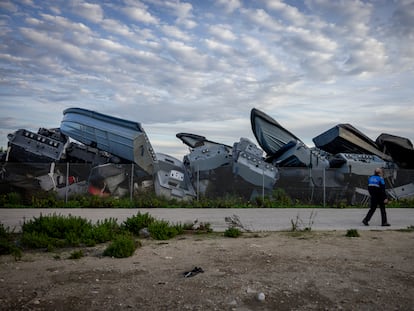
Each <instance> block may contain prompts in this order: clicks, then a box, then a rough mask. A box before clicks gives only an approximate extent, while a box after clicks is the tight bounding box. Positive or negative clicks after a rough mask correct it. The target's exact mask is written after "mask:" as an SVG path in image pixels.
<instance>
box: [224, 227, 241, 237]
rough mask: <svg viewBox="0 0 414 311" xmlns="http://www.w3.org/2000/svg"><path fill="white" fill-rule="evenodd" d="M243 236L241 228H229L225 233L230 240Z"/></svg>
mask: <svg viewBox="0 0 414 311" xmlns="http://www.w3.org/2000/svg"><path fill="white" fill-rule="evenodd" d="M241 234H242V232H241V231H240V229H239V228H236V227H230V228H227V229H226V231H224V236H225V237H228V238H237V237H239V236H240V235H241Z"/></svg>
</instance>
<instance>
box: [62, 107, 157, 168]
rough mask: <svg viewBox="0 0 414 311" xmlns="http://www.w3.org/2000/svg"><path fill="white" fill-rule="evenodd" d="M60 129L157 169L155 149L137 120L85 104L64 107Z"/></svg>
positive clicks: (88, 142) (129, 159) (97, 146)
mask: <svg viewBox="0 0 414 311" xmlns="http://www.w3.org/2000/svg"><path fill="white" fill-rule="evenodd" d="M60 130H61V132H62V133H64V134H65V135H67V136H69V137H71V138H73V139H75V140H77V141H79V142H81V143H82V144H85V145H86V146H91V147H94V148H97V149H99V150H103V151H106V152H109V153H111V154H114V155H117V156H118V157H121V158H123V159H125V160H127V161H130V162H133V163H136V164H137V165H139V167H141V168H142V169H143V170H144V171H145V172H147V173H148V174H153V173H154V172H155V170H156V168H155V166H156V165H157V158H156V155H155V152H154V150H153V148H152V146H151V144H150V142H149V139H148V137H147V135H146V133H145V131H144V129H143V128H142V126H141V124H140V123H138V122H133V121H128V120H124V119H120V118H115V117H112V116H108V115H104V114H101V113H98V112H95V111H91V110H86V109H82V108H68V109H66V110H64V111H63V119H62V122H61V125H60Z"/></svg>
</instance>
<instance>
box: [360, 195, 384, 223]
mask: <svg viewBox="0 0 414 311" xmlns="http://www.w3.org/2000/svg"><path fill="white" fill-rule="evenodd" d="M378 205H379V208H380V210H381V223H382V224H386V223H387V212H386V211H385V204H384V200H383V199H382V198H381V199H380V198H378V197H377V196H371V206H370V208H369V211H368V213H367V215H366V216H365V218H364V221H366V222H368V221H370V219H371V217H372V215H374V212H375V210H376V209H377V207H378Z"/></svg>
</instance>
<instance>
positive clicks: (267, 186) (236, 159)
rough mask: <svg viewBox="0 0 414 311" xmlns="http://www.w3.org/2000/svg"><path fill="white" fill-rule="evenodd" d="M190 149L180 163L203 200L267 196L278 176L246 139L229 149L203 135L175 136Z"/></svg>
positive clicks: (186, 134)
mask: <svg viewBox="0 0 414 311" xmlns="http://www.w3.org/2000/svg"><path fill="white" fill-rule="evenodd" d="M176 137H177V138H179V139H181V141H182V142H183V143H184V144H186V145H187V146H189V147H190V153H189V154H187V155H185V156H184V159H183V162H184V165H185V167H186V168H187V171H188V172H189V176H190V177H191V180H192V183H193V184H194V187H195V188H196V189H197V192H198V193H200V194H202V195H204V196H207V197H217V196H224V195H226V194H233V195H237V196H242V197H245V198H247V199H251V198H254V197H256V196H258V195H263V194H264V193H266V194H269V193H270V192H271V191H272V189H273V187H274V185H275V183H276V181H277V179H278V177H279V175H278V172H277V169H276V168H275V167H274V166H273V165H271V164H269V163H266V162H265V160H264V158H263V151H262V150H260V149H258V148H257V146H256V145H255V144H254V143H252V142H251V141H249V140H248V139H246V138H241V139H240V142H236V143H234V144H233V147H230V146H228V145H225V144H220V143H217V142H213V141H210V140H207V139H206V138H205V137H204V136H200V135H196V134H189V133H178V134H177V135H176Z"/></svg>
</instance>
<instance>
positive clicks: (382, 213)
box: [380, 202, 389, 226]
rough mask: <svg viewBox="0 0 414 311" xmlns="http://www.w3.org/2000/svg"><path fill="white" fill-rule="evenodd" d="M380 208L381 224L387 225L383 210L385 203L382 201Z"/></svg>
mask: <svg viewBox="0 0 414 311" xmlns="http://www.w3.org/2000/svg"><path fill="white" fill-rule="evenodd" d="M380 210H381V225H383V226H389V224H388V221H387V212H386V211H385V204H384V203H383V202H382V203H380Z"/></svg>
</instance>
